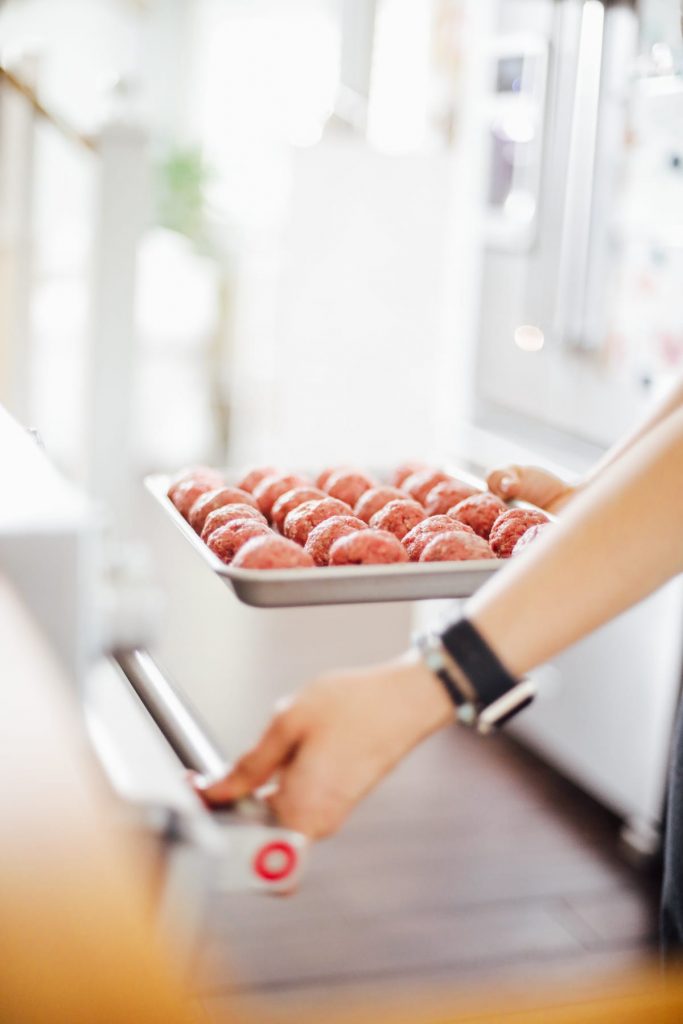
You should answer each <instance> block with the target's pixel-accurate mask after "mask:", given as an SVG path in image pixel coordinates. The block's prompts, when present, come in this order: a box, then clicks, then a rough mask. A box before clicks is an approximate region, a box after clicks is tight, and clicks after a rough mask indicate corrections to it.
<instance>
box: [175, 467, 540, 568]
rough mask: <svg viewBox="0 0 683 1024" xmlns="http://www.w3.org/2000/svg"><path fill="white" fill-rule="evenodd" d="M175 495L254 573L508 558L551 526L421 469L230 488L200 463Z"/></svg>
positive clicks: (197, 524)
mask: <svg viewBox="0 0 683 1024" xmlns="http://www.w3.org/2000/svg"><path fill="white" fill-rule="evenodd" d="M168 494H169V498H170V499H171V501H172V502H173V504H174V505H175V506H176V507H177V509H178V510H179V511H180V512H181V514H182V515H183V516H185V518H186V519H187V520H188V522H189V523H190V525H191V526H192V527H193V529H194V530H195V531H196V532H197V533H199V534H200V535H201V537H202V540H204V541H205V542H206V544H207V545H208V547H209V548H210V549H211V550H212V551H213V552H214V553H215V554H216V555H217V556H218V557H219V558H220V559H221V560H222V561H223V562H225V563H226V564H232V565H233V566H234V567H236V568H249V569H275V568H278V569H280V568H294V567H311V566H313V565H317V566H326V565H368V564H382V563H384V564H387V563H395V562H406V561H409V560H410V561H422V562H435V561H439V562H441V561H465V560H473V559H487V558H494V557H498V558H507V557H509V556H510V555H511V554H512V553H513V551H516V550H517V549H518V548H522V547H524V546H526V545H527V544H528V543H529V542H530V541H531V540H532V539H533V538H534V537H535V536H537V535H538V534H539V533H540V532H542V530H543V529H544V528H545V527H546V526H547V522H548V519H547V516H545V514H544V513H542V512H539V511H536V510H531V509H509V508H508V507H507V506H506V505H505V504H504V503H503V502H502V501H500V500H499V499H498V498H497V497H495V495H493V494H490V493H489V492H486V491H481V490H480V489H478V488H476V487H473V486H472V485H471V484H469V483H466V482H465V481H463V480H460V479H458V478H457V477H454V476H453V475H452V474H449V473H446V472H445V471H443V470H441V469H435V468H434V467H429V466H424V465H418V464H415V463H410V464H405V465H403V466H400V467H398V468H397V469H396V471H395V472H394V473H393V475H392V479H391V482H390V483H389V484H383V483H380V482H378V481H376V480H374V479H373V478H372V477H370V476H368V475H367V474H365V473H363V472H361V471H359V470H357V469H354V468H349V467H330V468H328V469H326V470H324V471H323V472H322V473H320V474H319V475H318V477H317V478H316V479H315V481H312V480H309V479H307V478H305V477H303V476H301V475H299V474H294V473H285V472H282V471H278V470H276V469H274V468H273V467H259V468H256V469H250V470H248V471H247V472H245V473H244V474H243V475H242V477H241V478H240V479H239V480H238V482H237V484H236V485H235V486H228V485H226V483H225V481H224V479H223V477H222V475H221V474H220V473H219V472H218V471H217V470H214V469H210V468H208V467H195V468H193V469H190V470H185V471H183V472H182V473H181V474H179V476H178V477H176V478H175V480H174V481H173V483H172V484H171V486H170V488H169V492H168Z"/></svg>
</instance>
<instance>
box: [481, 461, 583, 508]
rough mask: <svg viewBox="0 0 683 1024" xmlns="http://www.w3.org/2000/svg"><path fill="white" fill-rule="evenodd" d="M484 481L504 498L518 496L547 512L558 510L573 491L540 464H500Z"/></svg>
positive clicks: (568, 485)
mask: <svg viewBox="0 0 683 1024" xmlns="http://www.w3.org/2000/svg"><path fill="white" fill-rule="evenodd" d="M486 483H487V485H488V488H489V490H490V491H492V492H493V494H495V495H497V496H498V497H499V498H502V499H503V501H510V500H512V499H513V498H519V499H520V500H521V501H528V502H529V503H530V504H532V505H537V506H538V508H543V509H545V510H546V512H559V511H560V509H562V508H563V506H564V505H566V504H567V502H568V501H570V500H571V498H572V497H573V495H574V494H575V492H576V488H575V487H572V486H571V485H570V484H568V483H566V482H565V481H564V480H560V478H559V477H558V476H555V474H554V473H549V472H548V470H547V469H541V468H540V467H539V466H514V465H510V466H501V467H499V468H498V469H494V470H492V471H491V472H490V473H489V475H488V476H487V478H486Z"/></svg>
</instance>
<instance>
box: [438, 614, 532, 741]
mask: <svg viewBox="0 0 683 1024" xmlns="http://www.w3.org/2000/svg"><path fill="white" fill-rule="evenodd" d="M418 644H419V647H420V650H421V652H422V657H423V659H424V661H425V663H426V665H427V666H428V668H430V669H431V670H432V672H434V674H435V675H436V676H437V678H438V679H439V680H440V682H441V683H442V685H443V686H444V687H445V689H446V691H447V693H448V695H449V697H450V698H451V700H452V702H453V704H454V706H455V711H456V718H457V720H458V721H459V722H461V723H462V724H463V725H468V726H470V727H473V728H476V729H477V730H478V731H479V732H481V733H484V734H485V733H489V732H491V731H492V730H493V729H496V728H498V727H500V726H501V725H503V724H504V723H505V722H507V721H508V720H509V719H510V718H512V717H514V715H516V714H517V713H518V712H519V711H521V710H522V708H525V707H527V705H528V704H531V702H532V700H533V698H534V696H535V688H534V685H533V683H531V682H530V681H529V680H527V679H516V678H515V677H514V676H513V675H512V673H510V672H508V670H507V669H506V668H505V666H504V665H503V663H502V662H501V661H500V659H499V658H498V657H497V655H496V653H495V652H494V651H492V650H491V648H490V647H489V645H488V644H487V642H486V641H485V640H484V638H483V637H482V635H481V634H480V633H479V632H478V630H477V629H476V628H475V627H474V626H473V625H472V623H471V622H468V621H467V619H459V620H458V621H457V622H454V623H453V624H452V625H450V626H449V627H448V628H447V629H445V630H444V631H443V633H441V635H439V636H434V635H432V636H429V635H427V636H424V637H422V638H421V639H420V640H419V641H418Z"/></svg>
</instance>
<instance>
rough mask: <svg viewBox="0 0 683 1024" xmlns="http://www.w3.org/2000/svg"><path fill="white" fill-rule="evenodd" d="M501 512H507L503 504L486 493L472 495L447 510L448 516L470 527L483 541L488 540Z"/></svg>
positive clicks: (492, 495)
mask: <svg viewBox="0 0 683 1024" xmlns="http://www.w3.org/2000/svg"><path fill="white" fill-rule="evenodd" d="M503 512H507V505H506V504H505V502H503V501H501V500H500V498H496V496H495V494H488V493H486V494H473V495H472V497H471V498H465V499H464V501H459V502H458V504H457V505H454V506H453V508H450V509H449V510H448V514H449V516H453V518H454V519H457V520H458V521H459V522H461V523H465V525H466V526H471V527H472V529H473V530H474V532H475V533H478V534H479V536H480V537H483V538H484V540H488V539H489V534H490V533H491V527H492V526H493V524H494V523H495V521H496V519H497V518H498V516H500V515H502V514H503Z"/></svg>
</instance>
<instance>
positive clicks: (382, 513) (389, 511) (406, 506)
mask: <svg viewBox="0 0 683 1024" xmlns="http://www.w3.org/2000/svg"><path fill="white" fill-rule="evenodd" d="M424 518H425V510H424V509H423V507H422V505H420V503H419V502H418V501H411V500H410V499H404V500H401V501H390V502H388V504H386V505H385V506H384V508H381V509H380V510H379V512H375V514H374V516H373V517H372V519H371V520H370V526H371V527H372V528H373V530H388V531H389V533H393V535H394V536H395V537H396V538H398V540H403V538H404V537H405V535H406V534H407V533H409V532H410V531H411V530H412V529H413V527H414V526H417V524H418V523H421V522H422V520H423V519H424Z"/></svg>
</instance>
